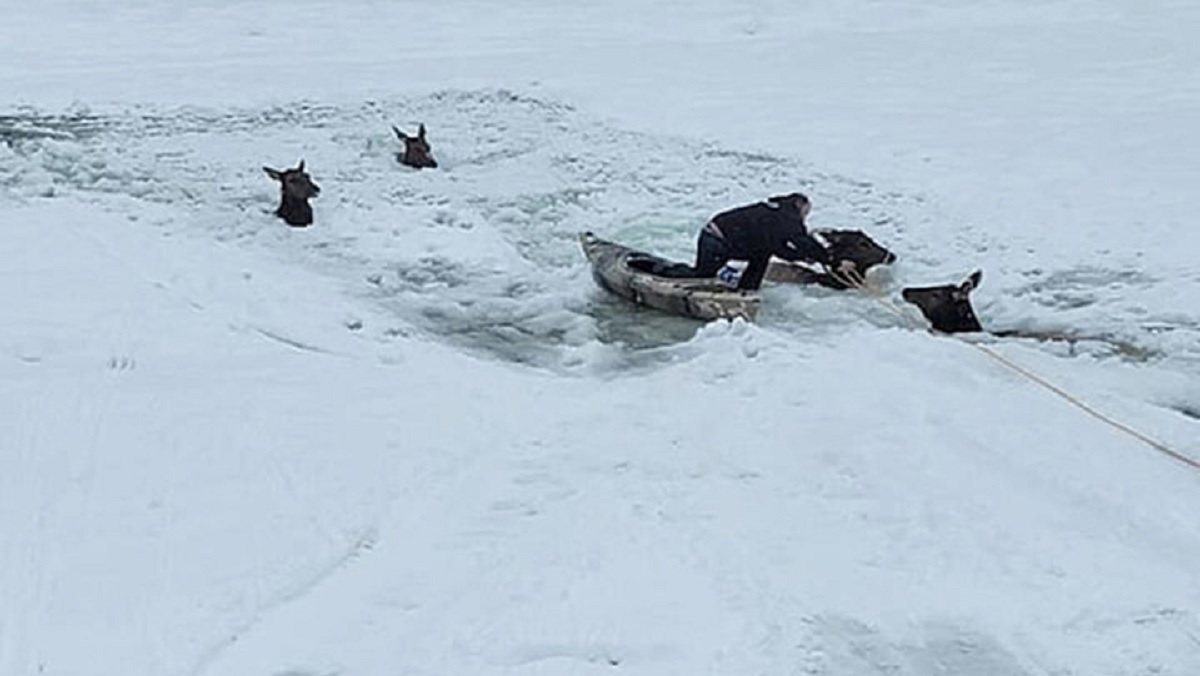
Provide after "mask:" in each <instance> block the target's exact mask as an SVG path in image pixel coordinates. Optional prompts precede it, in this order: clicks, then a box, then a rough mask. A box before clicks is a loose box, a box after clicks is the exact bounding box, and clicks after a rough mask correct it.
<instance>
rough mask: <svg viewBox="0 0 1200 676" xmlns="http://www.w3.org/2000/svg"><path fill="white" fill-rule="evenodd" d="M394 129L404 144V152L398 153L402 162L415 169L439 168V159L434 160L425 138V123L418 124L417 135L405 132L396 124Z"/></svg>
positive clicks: (398, 157)
mask: <svg viewBox="0 0 1200 676" xmlns="http://www.w3.org/2000/svg"><path fill="white" fill-rule="evenodd" d="M392 131H394V132H396V138H398V139H400V142H401V143H403V144H404V152H402V153H396V159H398V160H400V164H403V165H405V166H409V167H413V168H414V169H426V168H428V169H437V165H438V164H437V160H434V159H433V155H430V154H429V141H428V140H426V139H425V125H424V124H420V125H418V126H417V135H416V136H409V135H408V134H405V133H404V132H402V131H400V129H399V127H396V126H395V125H393V126H392Z"/></svg>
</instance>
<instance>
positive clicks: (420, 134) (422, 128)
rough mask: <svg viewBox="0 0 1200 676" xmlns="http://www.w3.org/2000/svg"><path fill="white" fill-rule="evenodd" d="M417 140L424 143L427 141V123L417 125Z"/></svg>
mask: <svg viewBox="0 0 1200 676" xmlns="http://www.w3.org/2000/svg"><path fill="white" fill-rule="evenodd" d="M417 138H419V139H421V140H422V141H424V140H425V123H424V122H422V123H421V124H419V125H417Z"/></svg>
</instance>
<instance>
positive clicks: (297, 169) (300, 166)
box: [296, 157, 304, 171]
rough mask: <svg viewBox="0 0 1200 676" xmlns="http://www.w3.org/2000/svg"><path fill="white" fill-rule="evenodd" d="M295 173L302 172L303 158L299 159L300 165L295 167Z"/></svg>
mask: <svg viewBox="0 0 1200 676" xmlns="http://www.w3.org/2000/svg"><path fill="white" fill-rule="evenodd" d="M296 171H304V158H303V157H301V158H300V164H299V165H298V166H297V167H296Z"/></svg>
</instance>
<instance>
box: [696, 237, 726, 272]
mask: <svg viewBox="0 0 1200 676" xmlns="http://www.w3.org/2000/svg"><path fill="white" fill-rule="evenodd" d="M728 262H729V245H728V244H726V243H725V239H724V238H722V237H718V236H717V235H715V234H713V233H711V232H709V231H708V228H705V229H704V230H701V231H700V237H699V239H697V240H696V265H695V266H694V267H695V275H696V276H697V277H716V276H717V271H718V270H720V269H721V266H722V265H725V264H726V263H728Z"/></svg>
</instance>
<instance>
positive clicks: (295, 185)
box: [263, 159, 321, 228]
mask: <svg viewBox="0 0 1200 676" xmlns="http://www.w3.org/2000/svg"><path fill="white" fill-rule="evenodd" d="M263 171H265V172H267V176H270V177H271V178H273V179H275V180H276V181H279V208H277V209H275V215H276V216H278V217H280V218H282V219H283V220H284V221H285V222H286V223H287V224H288V225H290V226H292V227H294V228H303V227H307V226H309V225H312V222H313V211H312V207H311V206H310V205H309V204H308V200H309V199H310V198H313V197H316V196H317V195H318V194H320V192H321V188H320V187H319V186H317V184H316V183H313V182H312V178H311V177H309V175H308V173H307V172H305V171H304V160H303V159H302V160H300V164H299V165H298V166H296V167H295V168H293V169H284V170H283V171H280V170H278V169H272V168H271V167H263Z"/></svg>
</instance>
